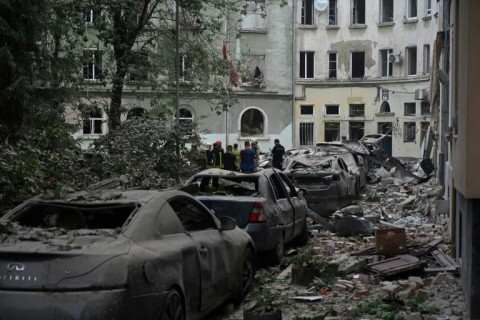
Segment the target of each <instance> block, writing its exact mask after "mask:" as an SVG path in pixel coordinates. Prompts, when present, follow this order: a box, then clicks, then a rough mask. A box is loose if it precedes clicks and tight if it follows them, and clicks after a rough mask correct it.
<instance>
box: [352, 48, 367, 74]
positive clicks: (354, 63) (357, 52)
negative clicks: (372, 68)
mask: <svg viewBox="0 0 480 320" xmlns="http://www.w3.org/2000/svg"><path fill="white" fill-rule="evenodd" d="M360 53H361V54H363V63H362V64H363V68H362V69H363V71H362V75H361V76H357V75H355V76H354V75H353V73H354V70H355V73H356V72H357V70H360V69H361V68H360V67H355V69H354V65H355V66H356V65H359V63H358V62H360V61H358V62H354V60H355V61H356V60H357V58H358V57H357V55H358V54H360ZM354 55H355V58H354ZM365 56H366V54H365V51H352V52H351V54H350V61H351V63H350V74H351V77H352V79H363V78H365Z"/></svg>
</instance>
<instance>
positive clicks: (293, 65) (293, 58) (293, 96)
mask: <svg viewBox="0 0 480 320" xmlns="http://www.w3.org/2000/svg"><path fill="white" fill-rule="evenodd" d="M296 3H297V0H292V148H294V147H295V128H296V125H295V55H296V51H297V50H296V48H297V37H296V28H295V26H296V17H297V15H296V12H295V11H296Z"/></svg>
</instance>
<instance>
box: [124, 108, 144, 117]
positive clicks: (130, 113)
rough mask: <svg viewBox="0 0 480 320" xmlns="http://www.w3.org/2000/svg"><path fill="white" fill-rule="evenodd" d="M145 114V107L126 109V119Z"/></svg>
mask: <svg viewBox="0 0 480 320" xmlns="http://www.w3.org/2000/svg"><path fill="white" fill-rule="evenodd" d="M144 115H145V109H143V108H140V107H135V108H132V109H130V110H128V113H127V119H134V118H141V117H143V116H144Z"/></svg>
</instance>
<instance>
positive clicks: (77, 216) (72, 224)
mask: <svg viewBox="0 0 480 320" xmlns="http://www.w3.org/2000/svg"><path fill="white" fill-rule="evenodd" d="M138 207H139V205H137V204H120V203H118V204H114V203H111V204H108V205H105V204H103V205H100V204H95V205H93V204H92V205H87V204H85V205H79V204H69V203H35V204H33V205H30V206H28V207H25V209H24V210H22V211H20V212H18V213H17V214H16V215H15V216H13V218H12V220H13V221H16V222H18V224H19V225H21V226H25V227H33V228H46V229H49V228H62V229H67V230H77V229H119V228H121V227H122V226H123V225H124V224H125V222H126V221H127V219H128V217H129V216H130V215H131V214H132V213H133V212H135V211H136V209H137V208H138Z"/></svg>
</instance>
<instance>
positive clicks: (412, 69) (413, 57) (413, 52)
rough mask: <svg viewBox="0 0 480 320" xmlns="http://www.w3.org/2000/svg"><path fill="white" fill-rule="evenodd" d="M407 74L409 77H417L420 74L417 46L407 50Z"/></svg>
mask: <svg viewBox="0 0 480 320" xmlns="http://www.w3.org/2000/svg"><path fill="white" fill-rule="evenodd" d="M405 58H406V59H405V60H406V62H407V63H406V64H405V65H406V69H407V70H406V74H407V76H416V75H417V73H418V65H417V59H418V51H417V47H416V46H412V47H406V48H405Z"/></svg>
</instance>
